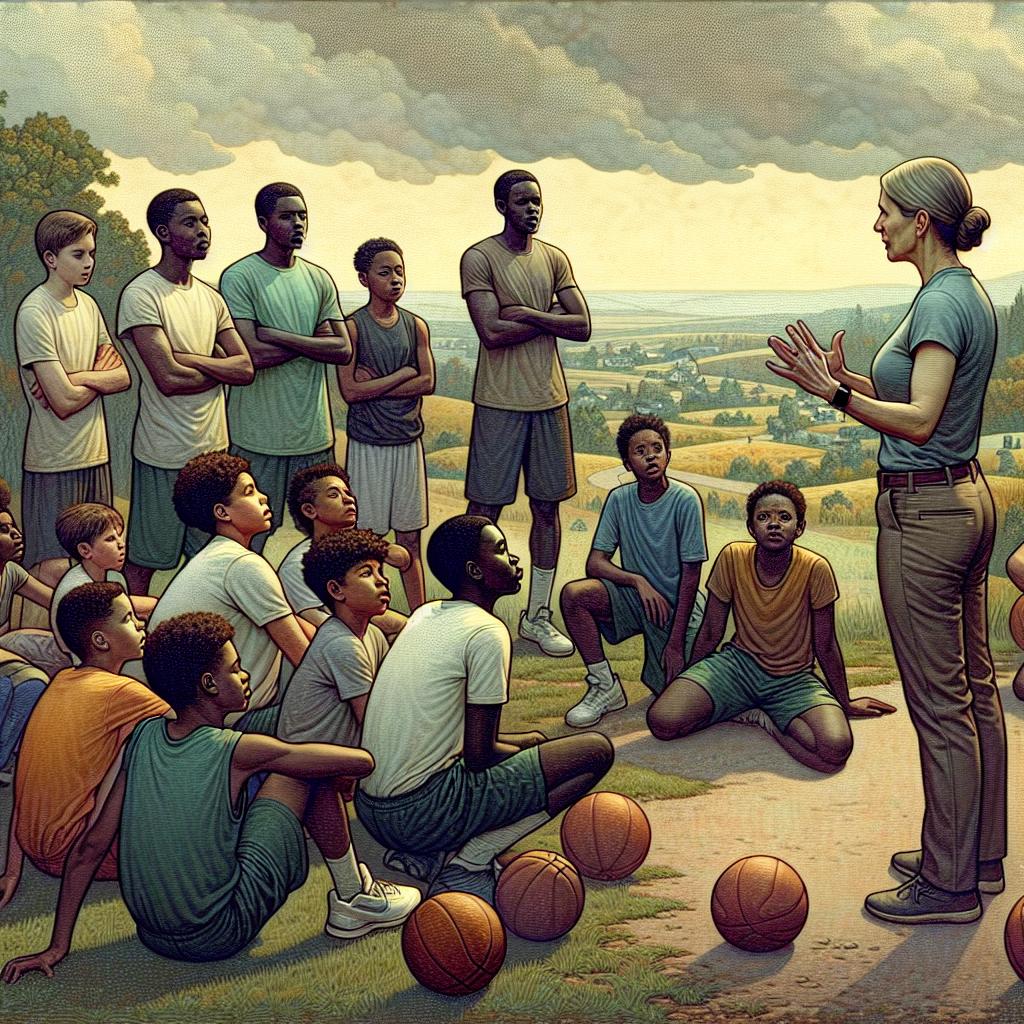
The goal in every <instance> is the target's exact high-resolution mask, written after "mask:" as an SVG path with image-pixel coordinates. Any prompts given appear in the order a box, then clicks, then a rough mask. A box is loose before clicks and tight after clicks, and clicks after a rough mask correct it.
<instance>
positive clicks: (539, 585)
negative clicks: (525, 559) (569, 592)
mask: <svg viewBox="0 0 1024 1024" xmlns="http://www.w3.org/2000/svg"><path fill="white" fill-rule="evenodd" d="M554 586H555V570H554V569H538V568H537V566H535V565H534V566H531V567H530V604H529V607H528V608H527V609H526V617H527V618H528V619H535V618H536V617H537V612H539V611H540V610H541V608H550V607H551V591H552V590H553V589H554Z"/></svg>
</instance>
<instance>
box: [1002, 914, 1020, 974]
mask: <svg viewBox="0 0 1024 1024" xmlns="http://www.w3.org/2000/svg"><path fill="white" fill-rule="evenodd" d="M1003 945H1004V946H1006V959H1007V960H1009V961H1010V966H1011V967H1012V968H1013V969H1014V970H1015V971H1016V972H1017V977H1018V978H1022V979H1024V896H1022V897H1021V898H1020V899H1019V900H1017V902H1016V903H1014V905H1013V909H1012V910H1011V911H1010V913H1009V914H1008V915H1007V917H1006V928H1005V929H1003Z"/></svg>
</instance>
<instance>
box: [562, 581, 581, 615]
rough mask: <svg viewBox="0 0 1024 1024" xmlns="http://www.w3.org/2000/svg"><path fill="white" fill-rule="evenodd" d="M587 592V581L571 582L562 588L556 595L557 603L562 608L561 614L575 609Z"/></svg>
mask: <svg viewBox="0 0 1024 1024" xmlns="http://www.w3.org/2000/svg"><path fill="white" fill-rule="evenodd" d="M586 592H587V580H572V581H571V582H570V583H566V584H565V586H564V587H562V590H561V593H560V594H559V595H558V603H559V604H560V605H561V607H562V612H563V614H564V613H565V611H566V610H567V609H570V610H571V609H573V608H575V607H576V606H577V605H578V604H579V603H580V602H581V601H582V600H583V598H584V596H585V595H586Z"/></svg>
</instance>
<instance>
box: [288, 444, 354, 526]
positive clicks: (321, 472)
mask: <svg viewBox="0 0 1024 1024" xmlns="http://www.w3.org/2000/svg"><path fill="white" fill-rule="evenodd" d="M329 476H336V477H337V478H338V479H339V480H343V481H344V482H345V486H346V487H348V486H349V481H348V473H346V472H345V470H343V469H342V468H341V466H339V465H338V464H337V463H336V462H318V463H317V464H316V465H315V466H306V467H305V469H299V470H296V471H295V472H294V473H293V474H292V478H291V481H290V482H289V484H288V511H289V512H290V513H291V517H292V522H293V523H295V529H296V530H298V531H299V532H300V533H304V534H305V535H306V536H307V537H311V536H312V535H313V520H312V519H310V518H309V516H307V515H306V514H305V512H303V511H302V506H303V505H305V504H306V502H309V501H312V500H313V499H314V498H315V497H316V488H315V487H314V484H315V483H316V482H317V481H318V480H324V479H326V478H327V477H329Z"/></svg>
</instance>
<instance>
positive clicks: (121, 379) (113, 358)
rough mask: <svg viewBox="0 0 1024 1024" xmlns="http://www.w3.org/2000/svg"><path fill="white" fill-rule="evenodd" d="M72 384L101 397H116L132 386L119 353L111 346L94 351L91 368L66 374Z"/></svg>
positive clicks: (126, 368) (102, 346)
mask: <svg viewBox="0 0 1024 1024" xmlns="http://www.w3.org/2000/svg"><path fill="white" fill-rule="evenodd" d="M68 377H69V379H70V380H71V382H72V383H73V384H81V385H84V386H85V387H87V388H92V389H93V391H95V392H97V393H98V394H101V395H116V394H118V393H119V392H121V391H127V390H128V388H130V387H131V386H132V378H131V374H130V373H129V372H128V367H127V366H126V365H125V362H124V360H123V359H122V358H121V353H120V352H118V351H117V349H116V348H114V346H113V345H111V344H103V345H100V346H99V347H98V348H97V349H96V357H95V358H94V359H93V363H92V368H91V369H89V370H77V371H75V372H74V373H70V374H68Z"/></svg>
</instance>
